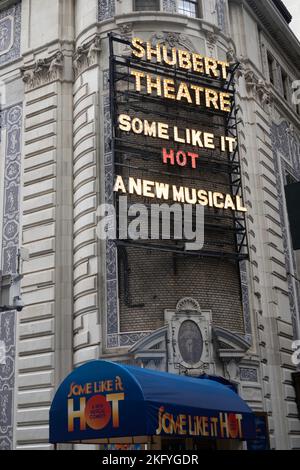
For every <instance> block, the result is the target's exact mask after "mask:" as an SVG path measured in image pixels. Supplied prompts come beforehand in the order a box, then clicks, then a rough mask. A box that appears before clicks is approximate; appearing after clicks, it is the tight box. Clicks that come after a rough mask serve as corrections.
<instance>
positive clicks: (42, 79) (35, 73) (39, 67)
mask: <svg viewBox="0 0 300 470" xmlns="http://www.w3.org/2000/svg"><path fill="white" fill-rule="evenodd" d="M63 68H64V55H63V53H62V52H61V51H58V52H56V53H55V54H54V55H52V56H50V57H47V58H45V59H38V60H37V61H36V62H35V63H34V64H32V65H29V66H25V67H21V69H20V70H21V74H22V80H23V82H24V83H25V85H26V87H27V88H28V89H31V88H36V87H38V86H40V85H42V84H44V83H49V82H52V81H55V80H58V79H60V78H61V77H62V71H63Z"/></svg>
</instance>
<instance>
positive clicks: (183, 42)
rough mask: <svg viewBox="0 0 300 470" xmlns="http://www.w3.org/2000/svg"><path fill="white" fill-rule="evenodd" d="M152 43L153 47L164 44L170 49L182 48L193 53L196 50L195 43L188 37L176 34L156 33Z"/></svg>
mask: <svg viewBox="0 0 300 470" xmlns="http://www.w3.org/2000/svg"><path fill="white" fill-rule="evenodd" d="M150 42H151V44H152V45H153V46H156V45H157V44H164V45H166V46H168V47H169V48H170V49H172V48H173V47H178V46H181V47H183V48H184V49H186V50H188V51H191V52H192V51H194V50H195V47H194V45H193V43H192V42H191V40H190V39H189V38H188V37H187V36H185V35H184V34H180V33H175V32H161V33H155V34H153V35H152V36H151V38H150Z"/></svg>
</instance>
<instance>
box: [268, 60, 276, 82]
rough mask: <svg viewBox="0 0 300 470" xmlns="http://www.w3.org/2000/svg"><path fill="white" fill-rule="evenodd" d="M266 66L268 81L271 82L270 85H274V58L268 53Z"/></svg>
mask: <svg viewBox="0 0 300 470" xmlns="http://www.w3.org/2000/svg"><path fill="white" fill-rule="evenodd" d="M268 68H269V77H270V82H271V83H272V85H275V80H274V59H273V57H272V56H271V55H270V54H268Z"/></svg>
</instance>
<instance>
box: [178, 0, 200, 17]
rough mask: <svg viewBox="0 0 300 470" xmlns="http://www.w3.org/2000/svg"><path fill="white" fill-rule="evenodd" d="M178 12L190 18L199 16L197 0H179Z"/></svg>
mask: <svg viewBox="0 0 300 470" xmlns="http://www.w3.org/2000/svg"><path fill="white" fill-rule="evenodd" d="M178 13H181V14H182V15H186V16H190V17H192V18H198V17H199V11H198V1H197V0H179V1H178Z"/></svg>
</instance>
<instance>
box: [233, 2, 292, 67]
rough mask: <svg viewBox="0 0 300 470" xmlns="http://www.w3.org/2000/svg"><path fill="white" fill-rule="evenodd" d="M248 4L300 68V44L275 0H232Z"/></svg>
mask: <svg viewBox="0 0 300 470" xmlns="http://www.w3.org/2000/svg"><path fill="white" fill-rule="evenodd" d="M230 1H231V2H235V3H240V4H243V5H246V6H248V7H249V8H250V9H251V10H252V12H253V13H254V14H255V15H256V17H257V18H258V20H259V22H260V23H261V26H263V27H264V28H265V30H266V32H268V33H269V35H270V37H271V38H272V39H273V41H274V42H275V43H276V45H277V46H278V48H280V49H281V50H282V51H283V52H284V53H285V54H286V56H287V58H289V59H290V61H291V63H292V64H291V65H293V66H294V67H295V69H298V70H299V69H300V44H299V41H298V40H297V38H296V36H295V35H294V33H293V31H292V30H291V29H290V28H289V26H288V24H287V22H286V21H285V19H284V18H283V17H282V14H281V13H280V12H279V11H278V8H277V7H276V6H275V5H274V3H273V0H263V1H262V0H230Z"/></svg>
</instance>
